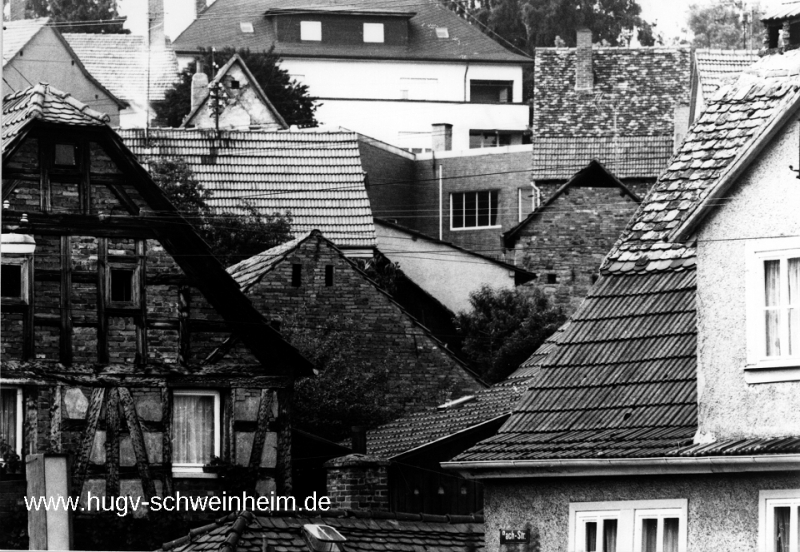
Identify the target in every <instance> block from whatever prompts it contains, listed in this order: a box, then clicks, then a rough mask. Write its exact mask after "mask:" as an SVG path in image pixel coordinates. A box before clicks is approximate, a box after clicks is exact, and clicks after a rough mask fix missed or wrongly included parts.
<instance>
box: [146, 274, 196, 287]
mask: <svg viewBox="0 0 800 552" xmlns="http://www.w3.org/2000/svg"><path fill="white" fill-rule="evenodd" d="M188 283H189V280H188V279H187V278H186V276H184V275H183V274H177V273H176V274H150V275H148V277H147V285H148V286H185V285H187V284H188Z"/></svg>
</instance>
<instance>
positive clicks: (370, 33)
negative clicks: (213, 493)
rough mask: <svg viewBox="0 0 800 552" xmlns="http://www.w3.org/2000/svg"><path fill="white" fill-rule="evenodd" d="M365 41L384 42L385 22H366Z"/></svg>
mask: <svg viewBox="0 0 800 552" xmlns="http://www.w3.org/2000/svg"><path fill="white" fill-rule="evenodd" d="M364 42H372V43H383V23H364Z"/></svg>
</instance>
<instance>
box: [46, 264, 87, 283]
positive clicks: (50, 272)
mask: <svg viewBox="0 0 800 552" xmlns="http://www.w3.org/2000/svg"><path fill="white" fill-rule="evenodd" d="M34 278H35V280H36V281H37V282H60V281H61V270H56V269H51V268H40V269H38V270H37V271H36V274H34ZM72 282H73V283H78V284H94V283H95V282H97V273H96V272H93V271H91V270H73V271H72Z"/></svg>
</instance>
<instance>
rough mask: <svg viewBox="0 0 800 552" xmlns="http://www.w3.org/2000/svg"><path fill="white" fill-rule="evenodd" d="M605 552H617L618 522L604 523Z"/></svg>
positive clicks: (610, 520) (608, 521) (611, 520)
mask: <svg viewBox="0 0 800 552" xmlns="http://www.w3.org/2000/svg"><path fill="white" fill-rule="evenodd" d="M603 552H617V520H616V519H607V520H605V521H604V522H603Z"/></svg>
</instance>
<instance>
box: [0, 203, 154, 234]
mask: <svg viewBox="0 0 800 552" xmlns="http://www.w3.org/2000/svg"><path fill="white" fill-rule="evenodd" d="M23 213H26V214H27V215H28V229H29V231H30V232H31V233H33V234H50V235H56V236H61V235H80V236H95V237H111V238H113V237H119V238H141V239H157V238H156V231H157V230H158V229H159V227H160V226H162V225H163V224H164V223H163V222H162V221H160V220H158V219H153V218H145V217H142V216H138V217H134V216H108V215H78V214H63V213H48V214H42V213H37V212H35V211H31V212H28V211H19V210H16V209H14V210H7V211H6V212H5V213H4V215H5V216H4V217H3V218H4V219H5V220H19V217H20V216H22V214H23ZM6 225H7V223H6V222H4V223H3V226H4V227H5V226H6Z"/></svg>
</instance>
